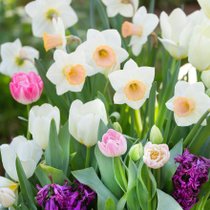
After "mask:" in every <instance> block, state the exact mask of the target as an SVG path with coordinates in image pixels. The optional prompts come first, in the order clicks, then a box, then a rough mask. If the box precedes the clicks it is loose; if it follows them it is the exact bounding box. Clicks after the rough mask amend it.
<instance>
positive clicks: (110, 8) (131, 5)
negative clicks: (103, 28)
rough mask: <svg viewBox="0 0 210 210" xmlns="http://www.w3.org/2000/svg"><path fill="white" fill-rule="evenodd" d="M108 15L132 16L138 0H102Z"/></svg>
mask: <svg viewBox="0 0 210 210" xmlns="http://www.w3.org/2000/svg"><path fill="white" fill-rule="evenodd" d="M102 2H103V3H104V4H105V6H106V7H107V8H106V11H107V14H108V16H109V17H114V16H116V15H117V14H120V15H122V16H124V17H132V16H133V15H134V13H135V11H136V10H137V8H138V6H139V0H111V1H110V0H102Z"/></svg>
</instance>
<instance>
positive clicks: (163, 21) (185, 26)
mask: <svg viewBox="0 0 210 210" xmlns="http://www.w3.org/2000/svg"><path fill="white" fill-rule="evenodd" d="M201 17H202V15H201V12H199V11H196V12H195V13H192V14H191V15H190V16H186V14H185V13H184V12H183V10H181V9H180V8H177V9H175V10H173V11H172V13H171V14H170V15H169V16H168V15H167V14H166V13H165V12H162V13H161V15H160V27H161V32H162V38H160V41H161V42H162V44H163V46H164V47H165V49H166V50H167V51H168V52H169V53H170V55H171V56H172V57H174V58H176V59H183V58H186V57H187V56H188V48H189V40H190V38H191V36H192V31H193V29H194V27H195V25H196V23H199V21H200V20H201ZM196 19H197V20H196Z"/></svg>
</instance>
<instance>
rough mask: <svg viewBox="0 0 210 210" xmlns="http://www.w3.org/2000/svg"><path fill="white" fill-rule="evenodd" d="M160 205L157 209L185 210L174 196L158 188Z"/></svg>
mask: <svg viewBox="0 0 210 210" xmlns="http://www.w3.org/2000/svg"><path fill="white" fill-rule="evenodd" d="M157 196H158V207H157V210H165V209H170V210H183V209H182V207H181V206H180V205H179V204H178V203H177V202H176V201H175V200H174V198H173V197H171V196H170V195H168V194H166V193H164V192H163V191H161V190H159V189H157Z"/></svg>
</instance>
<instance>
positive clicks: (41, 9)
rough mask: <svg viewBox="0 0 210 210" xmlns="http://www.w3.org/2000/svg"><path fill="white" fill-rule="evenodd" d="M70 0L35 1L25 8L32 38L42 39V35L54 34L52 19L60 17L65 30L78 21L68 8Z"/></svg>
mask: <svg viewBox="0 0 210 210" xmlns="http://www.w3.org/2000/svg"><path fill="white" fill-rule="evenodd" d="M70 3H71V0H35V1H32V2H30V3H28V4H27V5H26V7H25V10H26V13H27V14H28V15H29V16H30V17H31V18H32V31H33V34H34V36H37V37H42V36H43V34H44V33H49V34H52V33H53V32H54V26H53V18H58V17H60V18H61V19H62V21H63V23H64V26H65V28H68V27H70V26H72V25H74V24H75V23H76V22H77V21H78V17H77V15H76V13H75V11H74V10H73V9H72V7H71V6H70Z"/></svg>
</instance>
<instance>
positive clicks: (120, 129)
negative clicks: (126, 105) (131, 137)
mask: <svg viewBox="0 0 210 210" xmlns="http://www.w3.org/2000/svg"><path fill="white" fill-rule="evenodd" d="M113 127H114V129H115V130H116V131H118V132H120V133H122V128H121V125H120V123H118V122H114V123H113Z"/></svg>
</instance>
